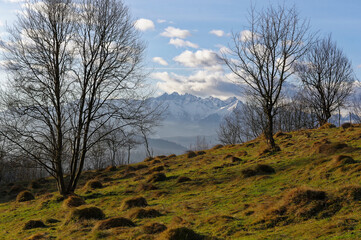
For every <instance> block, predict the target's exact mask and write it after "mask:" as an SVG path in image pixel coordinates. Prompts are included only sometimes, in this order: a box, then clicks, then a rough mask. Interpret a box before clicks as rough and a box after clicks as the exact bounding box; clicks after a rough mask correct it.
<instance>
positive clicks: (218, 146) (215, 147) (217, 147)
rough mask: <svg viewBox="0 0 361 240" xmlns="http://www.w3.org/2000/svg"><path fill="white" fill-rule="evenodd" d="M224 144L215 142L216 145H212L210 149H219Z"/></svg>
mask: <svg viewBox="0 0 361 240" xmlns="http://www.w3.org/2000/svg"><path fill="white" fill-rule="evenodd" d="M223 147H224V146H223V145H222V144H217V145H216V146H214V147H212V148H211V149H212V150H217V149H220V148H223Z"/></svg>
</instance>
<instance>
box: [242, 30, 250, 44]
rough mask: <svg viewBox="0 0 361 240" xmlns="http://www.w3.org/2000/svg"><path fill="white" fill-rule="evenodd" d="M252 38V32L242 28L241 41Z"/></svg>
mask: <svg viewBox="0 0 361 240" xmlns="http://www.w3.org/2000/svg"><path fill="white" fill-rule="evenodd" d="M251 38H252V32H251V31H249V30H244V31H242V32H241V36H240V40H241V41H242V42H245V41H248V40H250V39H251Z"/></svg>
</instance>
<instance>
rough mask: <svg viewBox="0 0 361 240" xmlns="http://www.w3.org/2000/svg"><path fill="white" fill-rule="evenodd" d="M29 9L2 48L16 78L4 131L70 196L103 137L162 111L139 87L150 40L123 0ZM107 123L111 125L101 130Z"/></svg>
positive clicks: (72, 0) (47, 3) (35, 0)
mask: <svg viewBox="0 0 361 240" xmlns="http://www.w3.org/2000/svg"><path fill="white" fill-rule="evenodd" d="M25 6H26V8H25V9H24V13H23V14H19V15H18V20H17V22H16V23H15V24H14V26H13V27H12V28H11V29H10V30H9V32H10V35H11V37H10V39H9V41H8V42H7V43H5V44H4V45H3V46H2V47H3V48H4V49H5V50H6V51H5V59H6V60H7V62H8V64H7V65H6V69H7V71H8V73H9V76H10V78H9V86H8V87H7V88H6V91H5V92H4V94H3V101H2V102H3V109H7V110H6V111H3V112H2V113H1V114H2V115H1V119H0V120H1V131H0V133H1V134H2V136H4V137H6V138H7V140H8V141H9V142H10V143H11V145H12V146H11V148H12V149H13V153H14V154H18V155H22V156H23V155H26V156H27V158H28V159H30V160H33V161H36V162H37V163H38V164H40V165H41V166H42V167H43V168H45V169H46V170H47V171H48V173H49V174H50V175H52V176H53V177H54V178H55V179H56V181H57V185H58V190H59V192H60V193H61V194H63V195H67V194H71V193H73V192H74V190H75V189H76V186H77V183H78V181H79V178H80V176H81V173H82V170H83V168H84V165H85V162H86V156H87V153H88V152H89V150H90V149H91V148H92V147H94V146H95V145H96V144H97V143H98V142H100V141H103V140H104V139H106V137H107V136H108V135H109V134H111V133H112V132H115V131H120V130H122V129H123V130H125V131H127V130H128V129H129V128H133V127H138V126H139V125H141V124H145V125H149V124H150V125H151V124H152V123H154V120H155V118H154V114H155V112H157V110H158V109H154V108H150V107H149V106H148V104H147V102H146V101H145V98H146V97H147V96H146V95H145V94H144V93H145V91H144V89H143V90H142V91H139V89H140V88H142V87H144V83H143V79H144V76H143V74H142V71H141V69H142V56H143V51H144V44H143V43H142V41H140V37H139V34H138V32H137V31H136V30H135V28H134V21H133V19H132V18H131V16H130V14H129V10H128V8H127V7H126V6H125V5H124V4H123V3H122V1H121V0H44V1H40V0H29V1H27V3H26V5H25ZM156 115H157V114H156ZM105 125H108V126H111V128H109V130H108V131H102V130H103V129H104V128H103V127H104V126H105ZM65 174H68V175H69V177H68V178H66V179H65V177H64V176H65Z"/></svg>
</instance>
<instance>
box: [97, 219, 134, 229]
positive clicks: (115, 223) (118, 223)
mask: <svg viewBox="0 0 361 240" xmlns="http://www.w3.org/2000/svg"><path fill="white" fill-rule="evenodd" d="M134 226H135V224H134V223H133V222H132V221H131V220H130V219H128V218H123V217H115V218H109V219H106V220H102V221H100V222H98V223H97V224H96V225H95V226H94V229H95V230H107V229H111V228H116V227H134Z"/></svg>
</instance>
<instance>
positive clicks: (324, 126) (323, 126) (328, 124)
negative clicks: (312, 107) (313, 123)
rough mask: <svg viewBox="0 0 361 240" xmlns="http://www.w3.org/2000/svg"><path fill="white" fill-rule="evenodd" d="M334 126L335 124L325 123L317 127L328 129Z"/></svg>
mask: <svg viewBox="0 0 361 240" xmlns="http://www.w3.org/2000/svg"><path fill="white" fill-rule="evenodd" d="M335 127H336V126H335V125H333V124H332V123H325V124H323V125H322V126H321V127H319V128H318V129H330V128H335Z"/></svg>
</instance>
